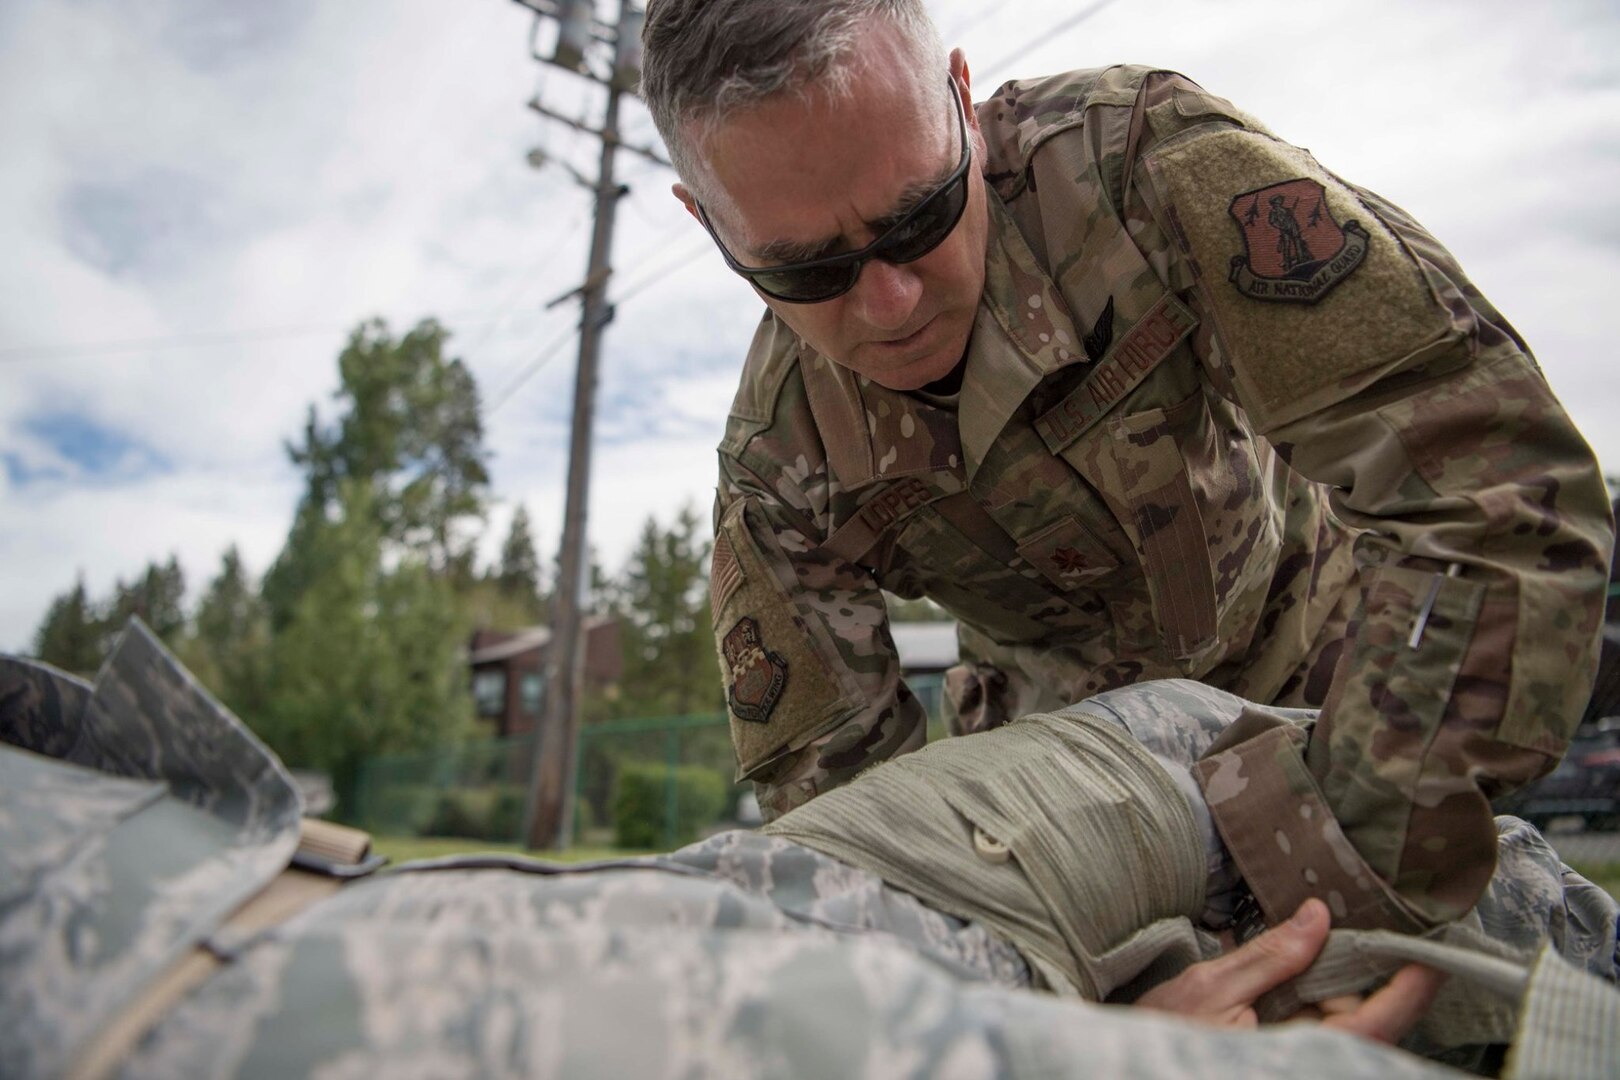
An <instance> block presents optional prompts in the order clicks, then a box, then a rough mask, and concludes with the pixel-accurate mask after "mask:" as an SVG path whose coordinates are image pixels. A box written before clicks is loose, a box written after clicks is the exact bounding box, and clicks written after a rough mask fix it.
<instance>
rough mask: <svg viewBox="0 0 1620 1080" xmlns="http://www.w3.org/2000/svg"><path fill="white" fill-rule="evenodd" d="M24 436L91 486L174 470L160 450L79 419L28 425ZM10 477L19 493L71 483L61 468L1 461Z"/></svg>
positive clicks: (51, 417)
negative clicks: (37, 485)
mask: <svg viewBox="0 0 1620 1080" xmlns="http://www.w3.org/2000/svg"><path fill="white" fill-rule="evenodd" d="M21 428H22V432H23V434H24V435H25V436H27V437H28V438H30V439H32V440H35V441H37V442H39V443H41V444H43V445H44V446H45V447H47V448H49V449H50V450H51V451H54V453H55V455H56V456H58V457H60V458H62V459H64V460H66V461H67V462H69V463H71V464H72V465H73V466H76V467H77V470H78V474H79V475H80V476H81V477H83V478H85V479H91V480H132V479H136V478H138V477H143V476H149V475H151V474H153V473H161V472H167V471H169V469H170V468H171V467H172V466H171V465H170V463H169V461H168V459H167V458H165V457H164V456H163V455H162V454H160V453H158V452H157V451H156V450H155V449H153V448H152V447H150V446H147V445H146V444H144V443H142V442H139V441H137V440H135V439H133V438H131V437H129V436H128V435H126V434H124V433H123V432H121V431H117V430H115V429H113V428H110V427H107V426H105V425H102V424H99V423H97V422H96V421H95V420H94V419H92V418H91V417H88V416H84V415H82V414H79V413H72V412H65V411H62V412H48V413H41V414H40V415H38V416H35V417H31V418H30V419H28V420H25V421H23V423H22V425H21ZM0 459H3V460H4V462H5V469H6V475H7V477H8V478H9V479H10V481H11V482H12V483H13V484H15V485H16V486H18V487H24V486H26V485H28V484H32V483H37V482H40V481H46V480H65V479H68V478H69V474H68V473H67V472H66V471H64V470H63V469H61V468H58V467H52V466H50V465H40V464H37V463H30V462H28V461H26V460H25V459H24V458H23V457H22V456H21V455H18V454H16V453H8V454H5V455H0Z"/></svg>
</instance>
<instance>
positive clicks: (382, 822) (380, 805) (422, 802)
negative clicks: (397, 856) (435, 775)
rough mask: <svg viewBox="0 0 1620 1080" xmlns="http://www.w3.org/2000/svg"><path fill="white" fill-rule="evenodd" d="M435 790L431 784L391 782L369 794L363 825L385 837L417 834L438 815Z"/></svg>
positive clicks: (363, 814) (437, 790)
mask: <svg viewBox="0 0 1620 1080" xmlns="http://www.w3.org/2000/svg"><path fill="white" fill-rule="evenodd" d="M439 799H440V796H439V789H438V788H436V787H433V786H432V785H431V784H395V785H393V786H390V787H384V788H381V789H379V790H377V791H374V792H372V793H370V797H369V798H368V799H366V801H365V806H364V809H363V810H362V814H361V819H362V824H363V826H364V827H365V828H366V829H367V830H369V831H371V832H374V833H381V834H383V835H385V836H420V835H422V833H423V832H424V831H425V830H426V829H427V827H428V826H429V825H431V824H433V822H434V820H435V818H436V817H437V816H438V809H439Z"/></svg>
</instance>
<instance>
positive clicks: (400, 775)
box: [339, 715, 758, 848]
mask: <svg viewBox="0 0 1620 1080" xmlns="http://www.w3.org/2000/svg"><path fill="white" fill-rule="evenodd" d="M533 745H534V744H533V740H532V737H531V736H520V737H517V738H510V739H488V740H478V741H472V742H466V743H462V744H460V745H457V746H449V747H445V748H444V749H442V750H438V751H434V752H432V753H425V754H399V755H383V756H378V757H375V758H372V759H370V760H368V761H367V762H366V763H365V764H364V765H363V766H362V767H361V769H360V773H359V776H358V778H357V780H356V783H355V786H354V795H353V804H352V806H351V807H348V808H344V807H340V808H339V812H340V813H341V814H342V816H344V817H345V818H347V819H350V820H353V821H355V822H356V823H358V824H359V825H360V826H361V827H362V828H365V829H368V830H369V831H371V832H372V833H374V834H377V835H386V836H456V837H464V838H467V839H473V840H486V841H491V842H498V843H514V842H518V841H520V840H521V839H522V836H523V808H524V799H525V796H526V794H527V781H528V776H529V770H530V769H531V767H532V765H533ZM735 768H736V764H735V759H734V758H733V756H732V753H731V740H730V735H729V732H728V730H727V725H726V719H725V716H724V715H703V716H672V717H657V718H650V719H638V720H615V721H609V722H605V723H598V724H588V725H586V726H585V727H584V728H582V729H581V731H580V733H579V743H578V746H577V752H576V755H575V758H574V779H575V785H574V789H575V791H576V793H577V798H576V802H575V812H574V838H575V841H576V843H585V844H590V845H593V846H607V845H615V846H621V847H635V848H652V847H662V848H672V847H676V846H678V845H680V844H682V843H686V842H688V841H690V840H693V839H696V838H697V837H699V836H702V835H704V834H705V833H707V832H711V831H713V830H715V829H718V828H723V827H726V826H730V825H752V824H757V820H758V819H757V817H756V816H755V815H754V814H753V813H751V812H750V805H749V803H750V800H751V798H752V796H751V794H750V786H749V785H746V784H736V783H734V782H733V781H732V776H733V775H734V772H735Z"/></svg>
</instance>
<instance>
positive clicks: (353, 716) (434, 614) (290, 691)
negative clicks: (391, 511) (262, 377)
mask: <svg viewBox="0 0 1620 1080" xmlns="http://www.w3.org/2000/svg"><path fill="white" fill-rule="evenodd" d="M340 493H341V503H340V509H339V513H338V514H337V516H336V517H335V518H334V519H333V520H330V521H323V522H321V523H320V525H319V527H317V528H313V529H311V530H309V531H308V532H307V533H306V534H305V535H304V537H303V540H304V542H305V543H307V545H308V550H307V551H306V552H305V553H304V557H305V559H306V565H308V566H310V567H312V568H313V569H314V573H313V576H312V577H311V579H310V580H309V581H308V583H307V585H306V587H305V590H304V593H303V595H302V596H301V597H299V598H298V601H297V603H296V604H295V605H294V606H293V608H292V611H291V614H290V620H289V622H288V623H287V625H286V626H285V628H283V629H282V630H281V631H280V632H278V633H277V634H276V636H275V639H274V642H273V644H272V646H271V685H272V687H273V689H272V692H271V695H270V699H269V701H268V703H267V706H266V709H265V715H264V718H263V722H262V724H261V727H260V734H261V735H262V736H263V737H264V738H265V740H266V741H267V742H269V743H270V745H271V746H273V747H275V749H276V750H277V751H278V752H279V753H280V754H281V755H282V757H283V758H284V759H285V760H287V762H288V763H289V764H293V765H300V766H307V767H312V768H323V769H329V770H331V771H333V772H334V774H337V775H338V776H345V775H352V773H353V770H354V769H355V768H356V767H357V766H358V764H359V761H360V759H362V758H364V757H366V756H368V755H371V754H379V753H387V752H401V751H408V750H422V749H427V748H429V747H432V746H435V745H439V744H442V743H444V742H448V741H454V740H455V739H457V738H458V737H460V736H461V735H462V734H463V732H464V731H465V730H467V728H468V726H469V723H470V717H471V699H470V697H469V695H468V693H467V690H466V681H465V680H466V673H465V670H464V662H463V657H462V655H461V642H462V638H463V628H462V627H461V625H460V623H459V620H458V618H457V613H456V604H455V597H454V595H453V592H452V589H451V586H450V584H449V583H448V582H447V581H445V580H443V579H442V578H439V577H436V576H435V575H433V574H431V573H429V571H428V569H427V567H426V566H424V565H423V563H422V562H421V560H420V559H415V558H410V557H406V558H402V559H401V560H400V561H399V562H398V563H397V564H396V565H394V566H393V567H392V568H388V567H386V566H385V563H384V559H383V536H382V533H381V528H380V526H379V523H378V521H377V517H376V515H375V513H374V512H373V510H372V506H371V493H370V490H369V489H368V488H367V487H365V486H363V485H359V484H355V483H351V482H344V483H343V484H341V485H340Z"/></svg>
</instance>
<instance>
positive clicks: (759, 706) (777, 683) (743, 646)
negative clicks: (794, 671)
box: [720, 615, 788, 724]
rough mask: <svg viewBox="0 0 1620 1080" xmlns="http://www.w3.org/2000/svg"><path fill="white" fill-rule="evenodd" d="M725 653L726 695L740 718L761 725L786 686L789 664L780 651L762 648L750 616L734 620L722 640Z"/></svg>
mask: <svg viewBox="0 0 1620 1080" xmlns="http://www.w3.org/2000/svg"><path fill="white" fill-rule="evenodd" d="M720 647H721V649H722V651H723V652H724V653H725V656H726V669H727V671H726V678H727V679H728V681H729V684H730V689H728V690H727V692H726V696H727V697H728V698H729V699H730V702H731V712H732V715H734V716H735V717H736V718H737V719H739V720H748V721H751V722H753V723H756V724H763V723H765V722H766V721H768V720H769V719H770V718H771V712H772V711H773V710H774V709H775V708H776V703H777V702H778V701H780V700H781V699H782V691H783V690H784V689H785V688H786V687H787V676H788V663H787V661H786V660H785V659H783V658H782V655H781V654H780V653H775V652H772V651H771V650H769V649H767V648H765V639H764V637H763V635H761V634H760V632H759V623H757V622H755V621H754V620H753V619H752V618H751V617H749V616H746V615H745V616H743V617H742V618H741V619H738V620H737V625H735V626H733V627H732V628H731V629H730V630H729V631H727V632H726V636H725V639H724V640H723V641H722V642H721V646H720Z"/></svg>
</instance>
